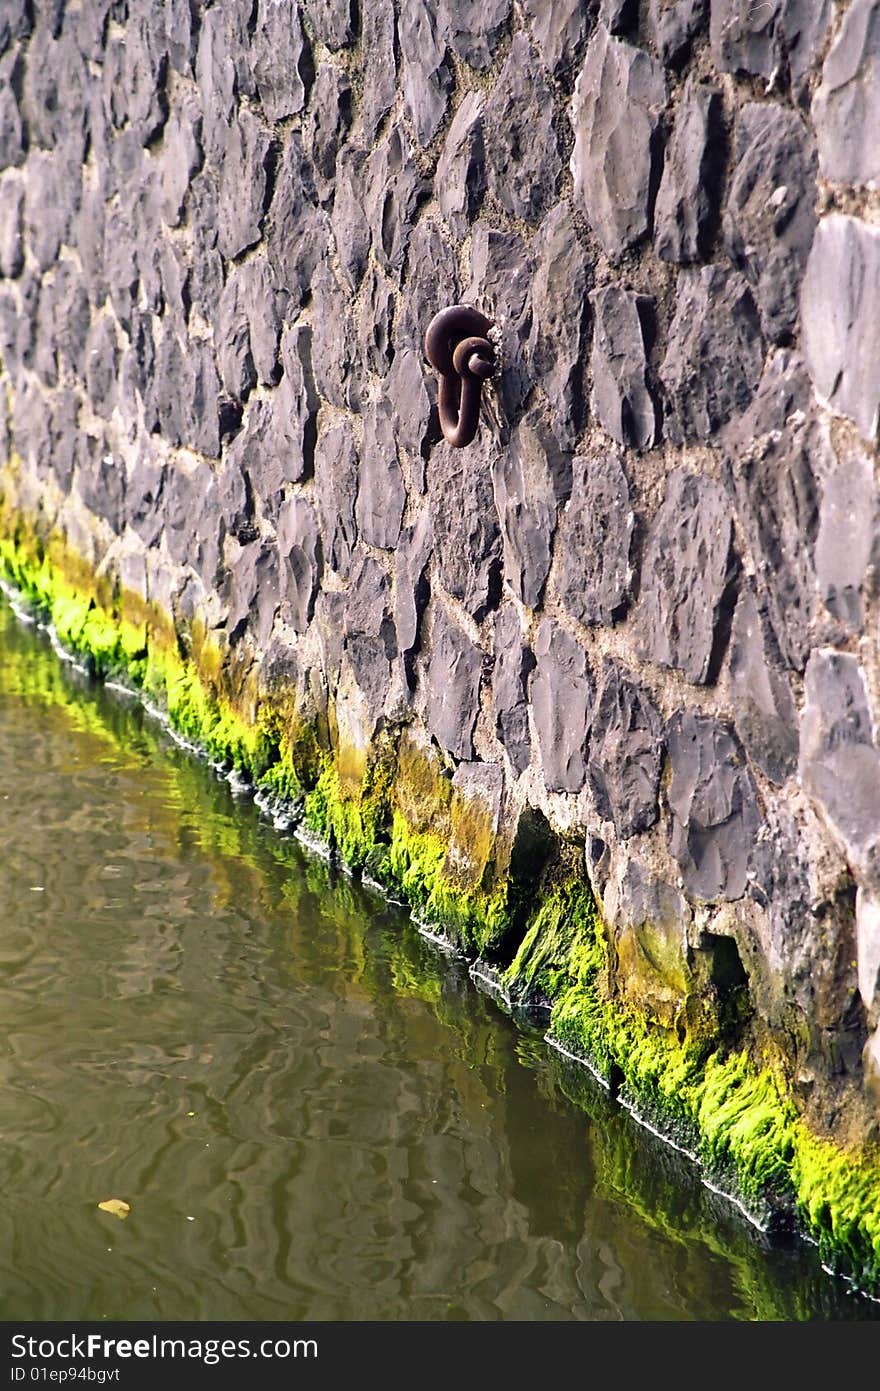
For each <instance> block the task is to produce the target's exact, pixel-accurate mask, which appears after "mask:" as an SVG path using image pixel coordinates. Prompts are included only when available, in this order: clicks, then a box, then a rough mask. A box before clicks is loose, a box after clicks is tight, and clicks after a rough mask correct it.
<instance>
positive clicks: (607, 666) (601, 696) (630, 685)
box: [587, 657, 664, 840]
mask: <svg viewBox="0 0 880 1391" xmlns="http://www.w3.org/2000/svg"><path fill="white" fill-rule="evenodd" d="M663 750H664V737H663V720H662V718H661V716H660V712H659V710H658V709H657V707H656V705H655V704H654V702H653V700H652V699H651V697H650V695H649V694H648V692H647V691H646V690H645V688H644V687H643V686H642V685H640V684H639V683H638V682H637V681H635V680H634V679H633V678H632V675H631V673H630V672H628V671H627V670H626V668H625V667H622V666H621V665H620V663H619V662H616V661H614V660H613V658H611V657H606V658H605V659H604V661H603V664H602V672H601V677H600V681H599V689H598V692H597V695H596V703H595V707H594V709H593V715H592V727H591V733H590V756H589V762H588V764H587V778H588V781H589V785H590V790H591V792H592V794H593V800H594V802H595V805H596V810H597V811H598V813H599V816H600V817H601V818H602V819H603V820H604V821H613V823H614V829H615V831H616V832H617V834H618V836H620V838H621V839H622V840H627V839H629V837H630V836H634V835H636V834H638V833H639V832H641V831H647V830H648V829H649V828H650V827H651V826H653V825H654V823H655V822H656V821H657V819H658V816H659V807H658V796H659V790H660V766H661V761H662V758H663Z"/></svg>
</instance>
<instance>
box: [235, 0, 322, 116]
mask: <svg viewBox="0 0 880 1391" xmlns="http://www.w3.org/2000/svg"><path fill="white" fill-rule="evenodd" d="M250 57H251V68H252V71H253V76H254V82H255V84H256V89H257V96H258V99H259V102H260V105H261V107H262V108H263V115H264V116H265V117H266V120H267V121H272V122H275V121H284V120H286V119H287V117H288V116H296V115H297V114H298V113H299V112H300V111H302V110H303V108H304V106H305V104H306V101H307V100H308V94H309V90H310V88H311V83H312V77H313V75H314V68H313V63H312V52H311V46H310V44H309V42H308V40H307V39H306V37H305V35H304V33H303V28H302V21H301V18H300V12H299V6H297V5H277V4H272V3H268V4H267V3H265V0H261V3H260V4H259V5H258V6H257V14H256V23H255V25H254V31H253V38H252V39H251V54H250Z"/></svg>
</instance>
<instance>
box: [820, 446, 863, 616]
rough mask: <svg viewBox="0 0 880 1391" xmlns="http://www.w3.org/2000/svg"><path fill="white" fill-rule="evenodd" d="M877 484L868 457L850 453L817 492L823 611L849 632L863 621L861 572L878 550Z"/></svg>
mask: <svg viewBox="0 0 880 1391" xmlns="http://www.w3.org/2000/svg"><path fill="white" fill-rule="evenodd" d="M877 536H878V533H877V485H876V483H875V481H874V470H873V467H872V465H871V461H870V459H868V458H866V457H865V455H864V454H859V453H854V454H853V455H852V456H851V457H850V458H848V459H845V460H844V461H843V462H842V463H841V464H840V465H839V466H838V467H837V468H836V469H835V470H834V472H833V473H832V474H831V476H830V478H829V479H828V480H827V482H826V484H825V487H824V489H823V492H822V502H821V505H820V509H819V531H818V534H817V536H816V578H817V580H818V582H819V593H820V594H821V596H822V598H823V600H824V602H825V607H826V608H827V609H828V611H829V613H831V614H833V615H834V617H835V618H837V619H839V620H840V622H841V623H843V624H844V626H845V627H847V628H848V629H849V630H850V632H852V633H860V632H861V631H862V626H863V624H864V621H865V606H864V597H863V590H864V584H865V572H866V570H867V568H868V565H869V563H870V562H871V560H872V557H873V556H875V554H876V548H877Z"/></svg>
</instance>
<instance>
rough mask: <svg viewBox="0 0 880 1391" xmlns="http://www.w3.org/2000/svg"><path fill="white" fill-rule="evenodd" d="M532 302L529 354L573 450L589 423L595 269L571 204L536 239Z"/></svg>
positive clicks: (557, 427)
mask: <svg viewBox="0 0 880 1391" xmlns="http://www.w3.org/2000/svg"><path fill="white" fill-rule="evenodd" d="M531 250H532V253H533V255H534V257H535V262H536V265H535V274H534V280H533V282H532V290H531V302H532V305H533V306H534V308H533V315H532V325H531V330H530V333H529V340H528V357H529V359H530V361H531V365H532V369H533V372H534V374H535V377H536V379H537V381H538V382H539V383H540V385H541V387H542V389H543V391H544V394H545V396H546V397H547V400H548V402H549V405H550V422H551V424H552V426H553V432H554V434H555V435H556V438H557V439H558V441H559V443H560V444H561V445H562V446H563V447H564V448H566V449H571V448H572V447H573V446H574V443H575V441H576V439H577V437H578V435H579V434H580V432H581V430H582V429H583V427H584V424H585V418H586V392H585V386H584V357H585V344H586V335H587V322H588V318H589V302H588V299H587V289H588V285H589V283H590V278H591V273H590V267H589V265H588V262H587V257H586V254H585V252H584V248H583V245H582V244H581V241H580V238H579V237H578V235H577V231H576V229H575V226H574V219H573V217H572V214H571V209H570V207H569V205H568V204H567V203H565V202H563V203H560V204H559V205H558V206H557V207H555V208H554V209H553V211H552V212H551V213H549V214H548V216H547V217H546V218H545V220H544V222H543V223H542V224H541V227H540V229H539V231H538V234H537V236H536V237H535V239H534V241H533V242H532V246H531Z"/></svg>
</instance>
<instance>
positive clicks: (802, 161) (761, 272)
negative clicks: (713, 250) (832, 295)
mask: <svg viewBox="0 0 880 1391" xmlns="http://www.w3.org/2000/svg"><path fill="white" fill-rule="evenodd" d="M734 155H735V159H736V166H735V168H734V171H733V177H732V178H731V181H730V188H729V192H728V195H727V204H726V208H725V214H724V221H723V230H724V244H725V246H726V248H727V251H728V254H729V255H730V257H731V260H732V261H733V262H734V264H735V265H737V266H738V267H739V268H740V269H741V270H742V271H743V272H744V274H745V275H746V278H747V279H748V280H749V282H750V283H751V285H752V286H753V287H754V293H755V299H756V300H757V302H758V308H759V310H760V312H761V325H762V328H763V330H764V335H765V337H766V338H768V339H769V340H770V341H771V342H780V341H782V340H785V339H787V338H789V337H790V335H791V334H792V333H793V331H794V329H795V326H796V323H797V313H798V291H799V289H800V282H801V277H802V275H803V272H804V267H805V265H806V262H807V256H808V255H809V251H810V246H811V244H812V241H813V233H814V231H815V228H816V214H815V212H814V210H813V203H814V200H815V178H816V151H815V144H814V141H813V138H812V136H811V135H810V134H809V133H808V131H807V130H806V128H805V126H804V125H803V123H802V122H801V121H800V119H799V118H798V117H797V116H796V115H795V114H794V112H792V111H787V110H785V109H784V108H783V107H781V106H777V105H775V104H771V103H758V102H750V103H748V104H747V105H745V106H744V107H742V109H741V110H740V113H739V120H738V123H737V130H736V145H735V150H734Z"/></svg>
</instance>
